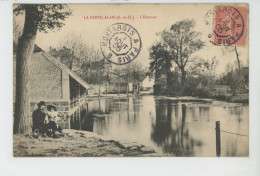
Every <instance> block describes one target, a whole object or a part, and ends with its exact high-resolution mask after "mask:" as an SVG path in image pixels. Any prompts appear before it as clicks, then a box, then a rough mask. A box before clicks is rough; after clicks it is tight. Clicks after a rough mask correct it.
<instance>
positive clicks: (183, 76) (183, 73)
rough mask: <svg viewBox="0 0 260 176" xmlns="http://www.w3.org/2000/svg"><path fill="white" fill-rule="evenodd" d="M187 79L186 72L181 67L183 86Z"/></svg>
mask: <svg viewBox="0 0 260 176" xmlns="http://www.w3.org/2000/svg"><path fill="white" fill-rule="evenodd" d="M185 80H186V72H185V70H184V68H181V85H182V87H183V86H184V85H185Z"/></svg>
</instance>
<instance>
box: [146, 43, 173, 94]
mask: <svg viewBox="0 0 260 176" xmlns="http://www.w3.org/2000/svg"><path fill="white" fill-rule="evenodd" d="M149 52H150V60H151V61H150V67H149V70H150V72H154V74H155V89H160V88H161V86H159V85H161V84H159V79H160V77H161V76H162V74H166V80H167V81H166V84H167V89H168V92H169V90H170V89H171V88H172V84H171V77H172V73H171V67H172V63H171V62H172V57H171V55H170V54H169V52H168V51H167V50H165V48H164V47H163V46H162V44H161V43H157V44H155V45H153V46H152V47H151V49H150V51H149ZM155 92H157V90H155Z"/></svg>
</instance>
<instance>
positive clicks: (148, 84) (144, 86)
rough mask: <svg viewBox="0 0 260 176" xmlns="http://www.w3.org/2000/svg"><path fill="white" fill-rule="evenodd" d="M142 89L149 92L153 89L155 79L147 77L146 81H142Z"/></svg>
mask: <svg viewBox="0 0 260 176" xmlns="http://www.w3.org/2000/svg"><path fill="white" fill-rule="evenodd" d="M141 86H142V89H143V90H149V89H152V88H153V86H154V78H152V77H149V76H146V77H145V78H144V80H143V81H142V85H141Z"/></svg>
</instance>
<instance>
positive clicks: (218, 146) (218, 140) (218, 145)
mask: <svg viewBox="0 0 260 176" xmlns="http://www.w3.org/2000/svg"><path fill="white" fill-rule="evenodd" d="M221 132H222V133H227V134H232V135H237V136H244V137H249V135H245V134H239V133H234V132H230V131H224V130H221V129H220V121H216V154H217V156H218V157H220V155H221Z"/></svg>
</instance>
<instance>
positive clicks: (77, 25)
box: [18, 4, 249, 74]
mask: <svg viewBox="0 0 260 176" xmlns="http://www.w3.org/2000/svg"><path fill="white" fill-rule="evenodd" d="M69 8H70V9H71V11H72V16H70V17H69V18H67V19H66V21H65V26H64V27H62V28H61V29H60V30H55V31H50V32H48V33H41V32H39V33H38V34H37V38H36V44H37V45H38V46H40V47H41V48H42V49H44V50H46V51H48V50H49V48H50V47H54V48H55V47H57V46H58V44H59V41H60V40H62V39H64V37H65V36H66V35H67V34H68V33H74V34H78V35H81V36H82V40H84V41H86V42H87V43H88V44H89V45H91V46H94V47H95V48H96V49H100V39H101V36H102V35H103V33H104V31H105V30H106V29H107V28H108V27H109V26H110V25H112V24H114V23H127V24H129V25H131V26H133V27H134V28H135V29H136V30H137V31H138V32H139V34H140V37H141V40H142V48H141V51H140V53H139V55H138V57H137V58H136V59H135V60H134V61H133V62H138V63H140V64H142V65H143V66H144V67H148V66H149V51H148V50H149V48H150V47H151V46H152V45H153V44H155V43H156V42H157V41H159V40H160V38H159V37H158V35H156V34H157V33H158V32H161V31H162V30H164V29H169V28H170V27H171V25H173V24H174V23H176V22H178V21H181V20H183V19H194V20H195V22H196V26H195V29H194V30H195V31H197V32H200V33H201V40H202V41H204V42H205V44H206V46H205V47H204V48H203V49H201V50H200V51H198V52H195V53H194V54H192V56H191V57H196V56H199V57H201V58H203V59H206V60H207V59H209V60H210V59H211V58H213V57H214V56H216V58H217V60H218V62H219V65H218V66H217V68H216V73H217V74H221V73H223V72H224V71H225V68H226V65H227V64H228V63H231V64H236V55H235V52H231V53H225V54H223V52H222V50H223V46H216V45H213V44H212V43H210V39H209V38H208V35H209V34H211V33H212V32H213V28H214V26H213V21H214V15H211V16H209V17H207V16H206V14H207V12H209V11H210V10H213V9H214V5H213V4H131V5H129V4H110V5H105V4H69ZM113 15H114V16H118V15H120V16H134V17H135V19H84V16H85V17H86V16H88V17H90V16H113ZM143 15H145V16H156V19H140V16H143ZM137 17H139V19H137ZM206 20H207V21H210V23H209V24H208V25H206ZM18 21H19V22H20V23H21V24H22V21H23V17H19V20H18ZM211 21H212V23H211ZM246 42H247V44H246V46H238V47H237V50H238V52H239V57H240V60H241V62H242V63H243V64H244V65H246V66H248V58H249V57H248V54H249V52H248V37H247V40H246ZM231 47H234V46H231Z"/></svg>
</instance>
